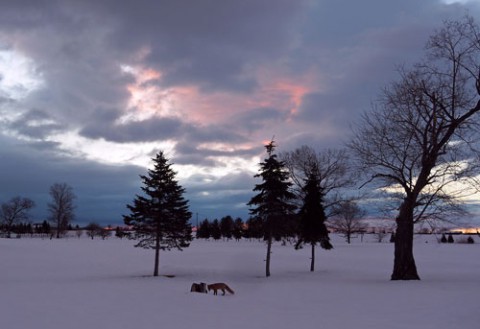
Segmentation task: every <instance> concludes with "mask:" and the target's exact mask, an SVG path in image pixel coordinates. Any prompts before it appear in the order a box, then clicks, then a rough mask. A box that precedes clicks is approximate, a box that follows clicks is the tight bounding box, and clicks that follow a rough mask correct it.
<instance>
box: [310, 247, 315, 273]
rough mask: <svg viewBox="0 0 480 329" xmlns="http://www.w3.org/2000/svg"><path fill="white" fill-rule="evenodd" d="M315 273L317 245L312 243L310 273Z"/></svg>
mask: <svg viewBox="0 0 480 329" xmlns="http://www.w3.org/2000/svg"><path fill="white" fill-rule="evenodd" d="M313 271H315V243H313V242H312V259H311V261H310V272H313Z"/></svg>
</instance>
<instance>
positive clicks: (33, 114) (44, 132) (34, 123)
mask: <svg viewBox="0 0 480 329" xmlns="http://www.w3.org/2000/svg"><path fill="white" fill-rule="evenodd" d="M9 129H14V130H15V131H16V132H17V133H19V134H21V135H23V136H26V137H31V138H36V139H43V138H45V137H47V136H49V135H50V134H51V133H54V132H59V131H62V130H63V129H64V127H63V126H62V125H60V124H58V123H56V122H55V121H54V120H53V119H52V117H50V115H48V113H46V112H44V111H40V110H31V111H28V112H26V113H24V114H23V115H21V116H20V117H19V118H17V119H15V120H14V121H13V122H11V124H10V125H9Z"/></svg>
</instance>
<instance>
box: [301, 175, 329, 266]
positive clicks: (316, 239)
mask: <svg viewBox="0 0 480 329" xmlns="http://www.w3.org/2000/svg"><path fill="white" fill-rule="evenodd" d="M303 189H304V192H305V194H304V195H305V197H304V200H303V206H302V208H301V209H300V212H299V215H300V230H299V235H300V239H301V240H303V241H304V242H306V243H310V245H311V246H312V257H311V262H310V271H312V272H313V271H314V270H315V246H316V244H317V243H320V246H321V247H322V248H323V249H326V250H329V249H332V248H333V246H332V245H331V244H330V239H329V237H328V230H327V227H326V226H325V220H326V216H325V211H324V208H323V205H322V202H323V195H322V191H321V188H320V182H319V180H318V175H317V174H316V173H311V174H310V175H309V177H308V179H307V181H306V183H305V186H304V188H303Z"/></svg>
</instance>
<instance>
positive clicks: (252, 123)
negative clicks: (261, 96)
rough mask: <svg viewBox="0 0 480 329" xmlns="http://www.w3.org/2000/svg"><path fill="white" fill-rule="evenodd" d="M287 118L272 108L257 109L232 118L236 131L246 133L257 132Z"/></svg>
mask: <svg viewBox="0 0 480 329" xmlns="http://www.w3.org/2000/svg"><path fill="white" fill-rule="evenodd" d="M286 118H287V116H286V115H285V113H283V112H282V111H279V110H277V109H274V108H257V109H253V110H250V111H248V112H245V113H240V114H238V115H236V116H235V117H233V118H232V121H233V122H235V126H236V127H237V129H242V130H245V131H248V132H250V133H251V132H254V131H258V130H260V129H262V128H264V127H265V126H267V125H275V124H278V123H279V122H281V121H283V120H285V119H286Z"/></svg>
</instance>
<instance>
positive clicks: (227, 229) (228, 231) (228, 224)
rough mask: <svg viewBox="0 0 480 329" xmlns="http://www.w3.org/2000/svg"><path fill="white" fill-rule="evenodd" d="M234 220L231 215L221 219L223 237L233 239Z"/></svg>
mask: <svg viewBox="0 0 480 329" xmlns="http://www.w3.org/2000/svg"><path fill="white" fill-rule="evenodd" d="M233 229H234V222H233V218H232V217H231V216H225V217H223V218H222V219H220V232H221V233H222V237H224V238H226V239H231V238H232V236H233Z"/></svg>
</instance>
